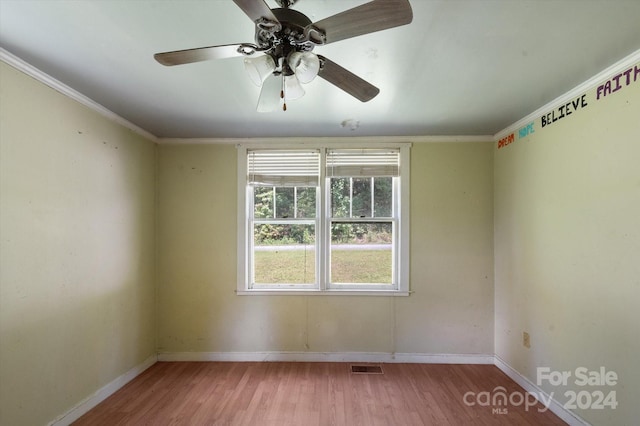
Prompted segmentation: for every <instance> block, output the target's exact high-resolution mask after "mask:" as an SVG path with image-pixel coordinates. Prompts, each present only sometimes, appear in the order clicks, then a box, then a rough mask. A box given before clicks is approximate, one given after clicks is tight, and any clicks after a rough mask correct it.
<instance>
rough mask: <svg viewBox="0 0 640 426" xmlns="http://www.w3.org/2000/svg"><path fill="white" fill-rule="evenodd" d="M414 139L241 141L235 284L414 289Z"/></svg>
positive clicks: (244, 289)
mask: <svg viewBox="0 0 640 426" xmlns="http://www.w3.org/2000/svg"><path fill="white" fill-rule="evenodd" d="M409 147H410V145H409V144H393V145H388V146H387V145H385V146H381V145H376V147H375V148H369V147H360V146H349V147H343V146H340V147H337V146H309V145H305V146H304V147H302V148H279V147H277V148H276V147H274V148H268V149H267V148H264V147H251V146H241V147H239V157H238V187H239V197H238V211H239V212H240V213H239V217H238V293H240V294H262V293H280V294H281V293H298V292H300V293H305V294H309V293H320V294H329V293H331V294H345V293H347V294H353V293H357V294H390V293H391V294H394V295H397V294H408V287H409V286H408V277H409V274H408V265H409V254H408V247H409V242H408V235H409V229H408V226H409V217H408V200H409V170H408V169H409Z"/></svg>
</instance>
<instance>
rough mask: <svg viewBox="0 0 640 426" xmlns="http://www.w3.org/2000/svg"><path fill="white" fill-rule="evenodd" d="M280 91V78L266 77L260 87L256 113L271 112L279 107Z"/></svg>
mask: <svg viewBox="0 0 640 426" xmlns="http://www.w3.org/2000/svg"><path fill="white" fill-rule="evenodd" d="M281 90H282V78H281V77H276V76H274V75H270V76H267V79H266V80H265V81H264V84H263V85H262V90H261V91H260V97H259V98H258V107H257V111H258V112H271V111H273V110H275V109H276V108H277V107H278V105H280V91H281Z"/></svg>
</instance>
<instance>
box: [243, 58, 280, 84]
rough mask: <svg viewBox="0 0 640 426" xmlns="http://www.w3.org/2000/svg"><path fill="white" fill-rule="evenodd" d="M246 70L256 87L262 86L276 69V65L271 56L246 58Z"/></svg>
mask: <svg viewBox="0 0 640 426" xmlns="http://www.w3.org/2000/svg"><path fill="white" fill-rule="evenodd" d="M244 69H245V70H246V71H247V74H249V78H250V79H251V81H253V83H254V84H255V85H256V86H262V83H264V81H265V80H266V78H267V77H269V76H270V75H271V73H273V71H274V70H275V69H276V64H275V62H274V61H273V58H272V57H271V56H269V55H262V56H257V57H255V58H245V59H244Z"/></svg>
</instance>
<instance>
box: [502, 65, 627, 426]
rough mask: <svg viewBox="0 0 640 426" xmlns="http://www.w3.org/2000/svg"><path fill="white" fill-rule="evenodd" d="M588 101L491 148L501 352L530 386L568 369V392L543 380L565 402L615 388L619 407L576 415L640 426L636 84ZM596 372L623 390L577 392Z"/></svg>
mask: <svg viewBox="0 0 640 426" xmlns="http://www.w3.org/2000/svg"><path fill="white" fill-rule="evenodd" d="M632 76H633V74H632ZM614 87H615V85H614ZM584 95H585V98H584V100H585V102H586V104H587V105H586V107H579V108H578V109H577V110H575V111H574V112H572V114H571V115H570V116H565V117H563V118H562V119H559V120H557V121H555V122H552V123H551V124H550V125H546V126H545V127H544V128H542V126H541V124H542V122H541V119H540V118H538V119H536V120H535V122H534V129H535V132H534V133H533V134H531V135H529V136H527V137H524V138H522V139H519V138H518V137H517V135H516V137H515V138H514V142H513V143H511V144H509V145H506V146H505V147H503V148H500V149H498V148H497V146H496V147H494V153H495V158H494V161H495V176H494V181H495V221H494V223H495V276H496V277H495V278H496V283H495V293H496V298H495V300H496V306H495V311H496V322H495V324H496V326H495V327H496V354H497V355H498V356H499V357H501V358H502V359H503V360H505V361H506V362H507V363H508V364H510V365H511V366H512V367H514V368H515V369H516V370H518V371H519V372H520V373H522V374H524V375H525V376H527V377H528V378H529V379H530V380H531V381H532V382H534V383H536V382H537V375H536V368H537V367H549V368H550V369H551V370H554V371H570V372H571V373H572V377H571V378H569V380H568V386H567V387H563V386H558V387H553V386H549V385H548V383H547V382H546V381H545V382H544V383H543V385H544V386H543V388H544V389H545V391H547V392H549V393H551V392H554V397H555V398H556V399H558V400H559V401H560V402H562V403H564V402H565V401H566V400H567V398H566V397H565V396H564V392H565V391H567V390H574V391H581V390H587V391H594V390H601V391H607V392H605V394H607V393H608V391H609V390H615V391H616V393H617V399H618V402H619V406H618V407H617V408H616V409H615V410H611V409H605V410H578V411H577V412H578V414H579V415H580V416H582V417H583V418H585V419H586V420H588V421H590V422H592V423H593V424H637V416H638V406H637V404H638V402H637V398H638V395H640V369H639V368H638V364H637V363H638V359H640V321H639V318H640V317H639V316H638V302H640V163H639V162H640V80H638V81H637V82H635V83H632V84H630V85H626V86H624V87H623V88H622V89H619V90H618V91H616V92H613V93H611V94H608V95H606V96H604V97H602V96H601V97H600V99H599V100H598V99H597V92H596V89H592V90H589V91H587V92H586V93H585V94H584ZM580 103H582V98H581V99H580ZM549 112H551V111H549ZM560 115H562V114H561V111H556V113H555V116H556V118H558V117H559V116H560ZM523 331H527V332H528V333H529V334H530V337H531V348H530V349H527V348H525V347H524V346H523V344H522V333H523ZM601 366H604V367H605V368H606V369H607V370H612V371H615V372H616V373H617V375H618V376H619V383H618V385H617V386H615V387H588V386H587V387H579V386H576V385H575V380H576V376H575V369H576V368H578V367H586V368H587V369H589V370H598V369H599V368H600V367H601Z"/></svg>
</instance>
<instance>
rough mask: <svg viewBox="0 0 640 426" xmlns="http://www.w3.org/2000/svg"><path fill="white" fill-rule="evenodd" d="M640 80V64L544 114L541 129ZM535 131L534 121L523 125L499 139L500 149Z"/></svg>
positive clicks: (541, 118) (541, 119)
mask: <svg viewBox="0 0 640 426" xmlns="http://www.w3.org/2000/svg"><path fill="white" fill-rule="evenodd" d="M638 80H640V64H638V65H635V66H633V67H630V68H629V69H627V70H625V71H623V72H621V73H619V74H617V75H615V76H613V77H611V78H610V79H609V80H607V81H605V82H603V83H602V84H600V85H598V86H597V88H596V89H595V91H591V92H588V93H584V94H582V95H580V96H578V97H576V98H574V99H572V100H570V101H569V102H567V103H565V104H563V105H560V106H559V107H557V108H555V109H553V110H552V111H550V112H548V113H546V114H544V115H542V116H541V117H540V124H539V127H540V129H544V128H546V127H548V126H550V125H552V124H554V123H555V122H557V121H559V120H562V119H565V118H568V117H570V116H571V115H572V114H575V113H579V112H580V111H581V110H583V109H585V108H587V107H588V106H589V102H591V101H593V99H591V98H593V97H595V101H600V100H602V99H605V98H606V97H607V96H609V95H612V94H613V93H616V92H618V91H620V90H623V89H624V88H626V87H627V86H630V85H631V84H633V83H635V82H637V81H638ZM534 132H535V123H534V122H533V121H532V122H530V123H529V124H527V125H525V126H524V127H521V128H520V129H519V130H518V131H517V132H513V133H511V134H509V135H507V136H505V137H503V138H502V139H500V140H499V141H498V149H501V148H504V147H506V146H509V145H510V144H512V143H514V142H516V141H518V140H519V139H523V138H525V137H527V136H529V135H530V134H532V133H534Z"/></svg>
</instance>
